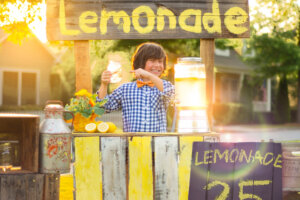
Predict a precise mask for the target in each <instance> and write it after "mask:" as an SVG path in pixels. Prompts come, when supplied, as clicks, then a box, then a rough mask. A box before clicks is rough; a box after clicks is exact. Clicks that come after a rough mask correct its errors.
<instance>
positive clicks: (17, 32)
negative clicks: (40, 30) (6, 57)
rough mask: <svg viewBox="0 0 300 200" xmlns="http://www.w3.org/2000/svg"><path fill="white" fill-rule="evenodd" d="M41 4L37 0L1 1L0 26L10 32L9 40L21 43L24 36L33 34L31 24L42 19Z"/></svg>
mask: <svg viewBox="0 0 300 200" xmlns="http://www.w3.org/2000/svg"><path fill="white" fill-rule="evenodd" d="M41 5H42V4H41V1H36V0H31V1H27V0H9V1H1V4H0V27H1V28H2V29H3V30H4V31H5V32H6V33H7V34H8V40H9V41H11V42H13V43H17V44H21V41H22V40H23V39H24V38H27V37H29V36H30V35H32V32H31V30H30V28H29V27H30V26H31V24H32V23H33V22H35V21H42V17H43V16H42V12H41V9H42V7H41ZM15 13H18V14H17V15H16V14H15Z"/></svg>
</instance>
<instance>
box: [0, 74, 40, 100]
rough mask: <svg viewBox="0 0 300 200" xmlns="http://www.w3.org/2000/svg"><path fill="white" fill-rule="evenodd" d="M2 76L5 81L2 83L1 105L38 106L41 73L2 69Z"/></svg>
mask: <svg viewBox="0 0 300 200" xmlns="http://www.w3.org/2000/svg"><path fill="white" fill-rule="evenodd" d="M1 72H2V74H1ZM1 75H2V77H3V81H2V83H0V91H1V89H2V93H1V92H0V105H1V103H2V105H28V104H31V105H34V104H38V81H37V80H38V75H39V72H37V71H21V70H10V69H7V70H6V69H4V70H1V69H0V77H1ZM1 96H2V98H1ZM1 100H2V101H1Z"/></svg>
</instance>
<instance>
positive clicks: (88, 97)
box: [65, 89, 106, 132]
mask: <svg viewBox="0 0 300 200" xmlns="http://www.w3.org/2000/svg"><path fill="white" fill-rule="evenodd" d="M75 96H76V97H74V98H71V100H70V104H67V105H66V106H65V110H67V111H71V112H72V113H73V114H74V120H73V124H74V131H75V132H85V125H86V124H88V123H91V122H95V118H96V117H100V116H101V115H103V114H104V112H105V110H104V108H102V106H103V105H104V104H105V102H106V101H105V100H103V101H101V102H96V96H97V94H91V93H89V92H88V91H87V90H86V89H81V90H79V91H78V92H76V93H75ZM65 119H66V120H67V121H69V120H71V119H72V116H71V115H66V116H65Z"/></svg>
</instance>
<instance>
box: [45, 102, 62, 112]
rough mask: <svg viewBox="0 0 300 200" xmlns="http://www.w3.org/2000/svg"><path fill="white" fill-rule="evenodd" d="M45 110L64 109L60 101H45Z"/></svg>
mask: <svg viewBox="0 0 300 200" xmlns="http://www.w3.org/2000/svg"><path fill="white" fill-rule="evenodd" d="M44 110H45V111H64V107H63V104H62V102H61V101H47V102H46V106H45V109H44Z"/></svg>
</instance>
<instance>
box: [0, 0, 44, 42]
mask: <svg viewBox="0 0 300 200" xmlns="http://www.w3.org/2000/svg"><path fill="white" fill-rule="evenodd" d="M6 7H7V10H8V11H5V12H4V13H3V14H5V15H6V16H7V18H6V20H5V22H3V23H0V27H1V26H3V25H7V24H11V23H16V22H26V23H28V26H29V28H30V30H31V31H32V32H33V33H34V34H35V35H36V36H37V38H39V39H40V41H41V42H43V43H46V42H47V37H46V3H45V1H44V0H43V2H42V3H37V4H35V5H32V4H31V3H30V2H28V1H21V0H17V1H16V2H15V3H10V2H9V3H7V5H6ZM29 8H30V9H29Z"/></svg>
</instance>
